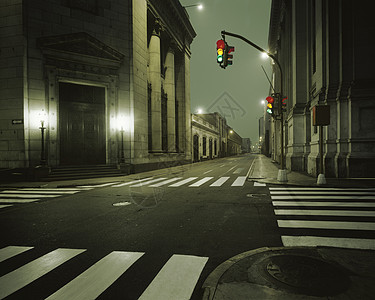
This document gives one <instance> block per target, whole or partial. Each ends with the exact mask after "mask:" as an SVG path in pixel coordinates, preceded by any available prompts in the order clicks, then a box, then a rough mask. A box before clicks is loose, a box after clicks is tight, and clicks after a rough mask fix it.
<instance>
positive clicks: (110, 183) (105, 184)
mask: <svg viewBox="0 0 375 300" xmlns="http://www.w3.org/2000/svg"><path fill="white" fill-rule="evenodd" d="M116 183H118V181H116V182H109V183H103V184H96V185H95V184H94V185H80V186H79V187H83V188H97V187H105V186H109V185H113V184H116Z"/></svg>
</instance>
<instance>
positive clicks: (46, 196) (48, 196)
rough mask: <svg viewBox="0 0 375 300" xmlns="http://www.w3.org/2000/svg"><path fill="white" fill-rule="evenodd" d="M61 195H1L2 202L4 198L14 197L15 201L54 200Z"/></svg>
mask: <svg viewBox="0 0 375 300" xmlns="http://www.w3.org/2000/svg"><path fill="white" fill-rule="evenodd" d="M59 196H61V195H41V194H37V195H34V194H33V195H25V194H0V202H2V198H10V197H14V198H15V199H17V198H53V197H59Z"/></svg>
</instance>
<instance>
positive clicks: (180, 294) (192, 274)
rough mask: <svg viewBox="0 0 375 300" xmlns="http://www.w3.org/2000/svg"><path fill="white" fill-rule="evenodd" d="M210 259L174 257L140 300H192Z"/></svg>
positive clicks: (184, 256) (185, 256)
mask: <svg viewBox="0 0 375 300" xmlns="http://www.w3.org/2000/svg"><path fill="white" fill-rule="evenodd" d="M207 261H208V257H198V256H188V255H173V256H172V257H171V258H170V259H169V260H168V262H167V263H166V264H165V265H164V266H163V268H162V269H161V270H160V272H159V273H158V275H157V276H156V277H155V278H154V280H153V281H152V282H151V284H150V285H149V286H148V287H147V289H146V290H145V291H144V292H143V294H142V295H141V297H139V299H138V300H166V299H190V298H191V295H192V293H193V291H194V288H195V285H196V284H197V282H198V279H199V277H200V274H201V273H202V270H203V268H204V266H205V264H206V263H207Z"/></svg>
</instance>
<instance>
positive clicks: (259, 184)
mask: <svg viewBox="0 0 375 300" xmlns="http://www.w3.org/2000/svg"><path fill="white" fill-rule="evenodd" d="M254 186H266V184H265V183H259V182H256V181H255V182H254Z"/></svg>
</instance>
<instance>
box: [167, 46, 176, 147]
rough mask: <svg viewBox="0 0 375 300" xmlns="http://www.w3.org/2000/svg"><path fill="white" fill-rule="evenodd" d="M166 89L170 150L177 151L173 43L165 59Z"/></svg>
mask: <svg viewBox="0 0 375 300" xmlns="http://www.w3.org/2000/svg"><path fill="white" fill-rule="evenodd" d="M165 67H166V72H165V80H164V90H165V92H166V93H167V95H168V104H167V109H168V111H167V125H168V152H176V130H175V125H176V123H175V113H176V112H175V99H176V93H175V71H174V49H173V45H172V46H171V47H170V48H169V49H168V53H167V57H166V59H165Z"/></svg>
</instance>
